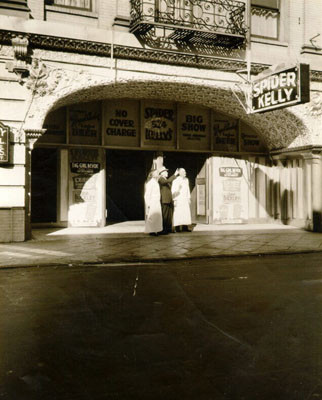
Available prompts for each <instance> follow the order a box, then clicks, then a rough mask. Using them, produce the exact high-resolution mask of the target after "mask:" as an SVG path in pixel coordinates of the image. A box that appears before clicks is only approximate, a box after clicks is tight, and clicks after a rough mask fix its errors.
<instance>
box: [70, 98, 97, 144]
mask: <svg viewBox="0 0 322 400" xmlns="http://www.w3.org/2000/svg"><path fill="white" fill-rule="evenodd" d="M100 126H101V103H100V102H98V101H96V102H91V103H81V104H75V105H72V106H70V107H69V143H72V144H99V142H100Z"/></svg>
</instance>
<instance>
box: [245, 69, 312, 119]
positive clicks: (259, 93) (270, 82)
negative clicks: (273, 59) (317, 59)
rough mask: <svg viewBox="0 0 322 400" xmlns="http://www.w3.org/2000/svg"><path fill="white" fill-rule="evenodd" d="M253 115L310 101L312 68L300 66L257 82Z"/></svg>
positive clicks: (252, 101)
mask: <svg viewBox="0 0 322 400" xmlns="http://www.w3.org/2000/svg"><path fill="white" fill-rule="evenodd" d="M251 91H252V92H251V113H258V112H265V111H269V110H276V109H279V108H283V107H288V106H291V105H295V104H301V103H307V102H309V101H310V67H309V65H308V64H298V65H296V66H294V67H290V68H284V69H282V70H280V71H278V72H274V73H272V74H270V75H268V76H265V77H262V78H260V79H257V80H255V81H254V82H253V83H252V89H251Z"/></svg>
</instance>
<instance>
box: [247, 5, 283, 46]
mask: <svg viewBox="0 0 322 400" xmlns="http://www.w3.org/2000/svg"><path fill="white" fill-rule="evenodd" d="M251 4H252V9H251V17H252V20H251V30H252V35H254V36H260V37H263V38H269V39H279V21H280V1H279V0H252V2H251Z"/></svg>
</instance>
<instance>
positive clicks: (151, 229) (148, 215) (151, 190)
mask: <svg viewBox="0 0 322 400" xmlns="http://www.w3.org/2000/svg"><path fill="white" fill-rule="evenodd" d="M160 197H161V195H160V186H159V183H158V181H157V180H156V179H154V178H151V179H150V180H149V181H148V182H147V183H146V185H145V193H144V201H145V233H155V232H160V231H162V211H161V202H160Z"/></svg>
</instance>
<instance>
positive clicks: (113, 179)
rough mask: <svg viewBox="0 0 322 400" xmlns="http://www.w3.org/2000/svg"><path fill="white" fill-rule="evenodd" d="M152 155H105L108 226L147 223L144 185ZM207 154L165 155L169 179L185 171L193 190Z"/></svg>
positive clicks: (125, 152)
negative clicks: (128, 222)
mask: <svg viewBox="0 0 322 400" xmlns="http://www.w3.org/2000/svg"><path fill="white" fill-rule="evenodd" d="M154 156H155V152H153V151H126V150H107V151H106V208H107V222H108V223H111V222H119V221H140V220H143V219H144V184H145V180H146V178H147V175H148V173H149V171H150V170H151V166H152V163H153V157H154ZM208 156H209V155H208V154H207V155H206V154H196V153H179V152H164V153H163V158H164V165H165V167H167V168H168V169H169V176H170V175H172V174H173V173H174V172H175V170H176V168H180V167H182V168H184V169H185V170H186V172H187V177H188V178H189V181H190V190H191V191H192V190H193V188H194V185H195V179H196V176H197V175H198V173H199V172H200V170H201V168H202V166H203V165H204V163H205V161H206V159H207V157H208Z"/></svg>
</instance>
